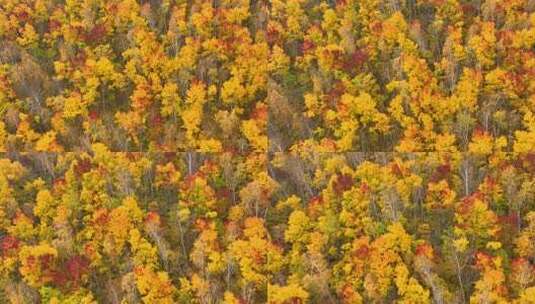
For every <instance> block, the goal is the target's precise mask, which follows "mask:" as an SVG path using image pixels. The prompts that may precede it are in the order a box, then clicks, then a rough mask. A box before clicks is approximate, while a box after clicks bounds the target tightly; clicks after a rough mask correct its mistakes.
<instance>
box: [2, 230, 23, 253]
mask: <svg viewBox="0 0 535 304" xmlns="http://www.w3.org/2000/svg"><path fill="white" fill-rule="evenodd" d="M19 245H20V241H19V240H17V239H16V238H15V237H13V236H11V235H8V236H5V237H4V238H3V239H2V241H1V242H0V248H1V249H2V255H3V256H4V255H8V254H10V253H12V252H13V251H16V250H17V249H18V248H19Z"/></svg>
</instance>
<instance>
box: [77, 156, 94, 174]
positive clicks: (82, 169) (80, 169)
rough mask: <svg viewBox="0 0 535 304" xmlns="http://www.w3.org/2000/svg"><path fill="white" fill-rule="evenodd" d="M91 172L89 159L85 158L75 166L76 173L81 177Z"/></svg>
mask: <svg viewBox="0 0 535 304" xmlns="http://www.w3.org/2000/svg"><path fill="white" fill-rule="evenodd" d="M90 170H91V161H90V160H89V159H85V158H84V159H81V160H79V161H78V162H77V164H76V165H75V166H74V172H75V173H76V174H77V175H79V176H80V175H82V174H84V173H86V172H89V171H90Z"/></svg>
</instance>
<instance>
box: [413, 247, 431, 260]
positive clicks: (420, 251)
mask: <svg viewBox="0 0 535 304" xmlns="http://www.w3.org/2000/svg"><path fill="white" fill-rule="evenodd" d="M416 255H418V256H425V257H427V258H428V259H430V260H431V259H433V247H431V245H429V244H420V245H418V246H417V247H416Z"/></svg>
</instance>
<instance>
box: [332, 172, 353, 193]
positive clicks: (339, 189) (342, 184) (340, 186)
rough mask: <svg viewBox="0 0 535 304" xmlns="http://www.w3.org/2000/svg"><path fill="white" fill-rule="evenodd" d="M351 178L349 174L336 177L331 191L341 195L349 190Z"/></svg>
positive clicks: (351, 185)
mask: <svg viewBox="0 0 535 304" xmlns="http://www.w3.org/2000/svg"><path fill="white" fill-rule="evenodd" d="M354 183H355V182H354V180H353V177H352V176H351V175H349V174H342V175H338V177H337V178H336V181H335V182H334V183H333V189H334V192H336V194H342V193H343V192H344V191H346V190H349V189H351V187H353V184H354Z"/></svg>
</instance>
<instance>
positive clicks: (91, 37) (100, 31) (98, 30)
mask: <svg viewBox="0 0 535 304" xmlns="http://www.w3.org/2000/svg"><path fill="white" fill-rule="evenodd" d="M106 32H107V31H106V27H105V26H104V25H103V24H97V25H95V26H94V27H93V28H92V29H91V31H89V33H86V34H85V35H84V36H85V37H84V40H85V41H86V42H89V43H93V42H99V41H100V40H102V38H104V36H106Z"/></svg>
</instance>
